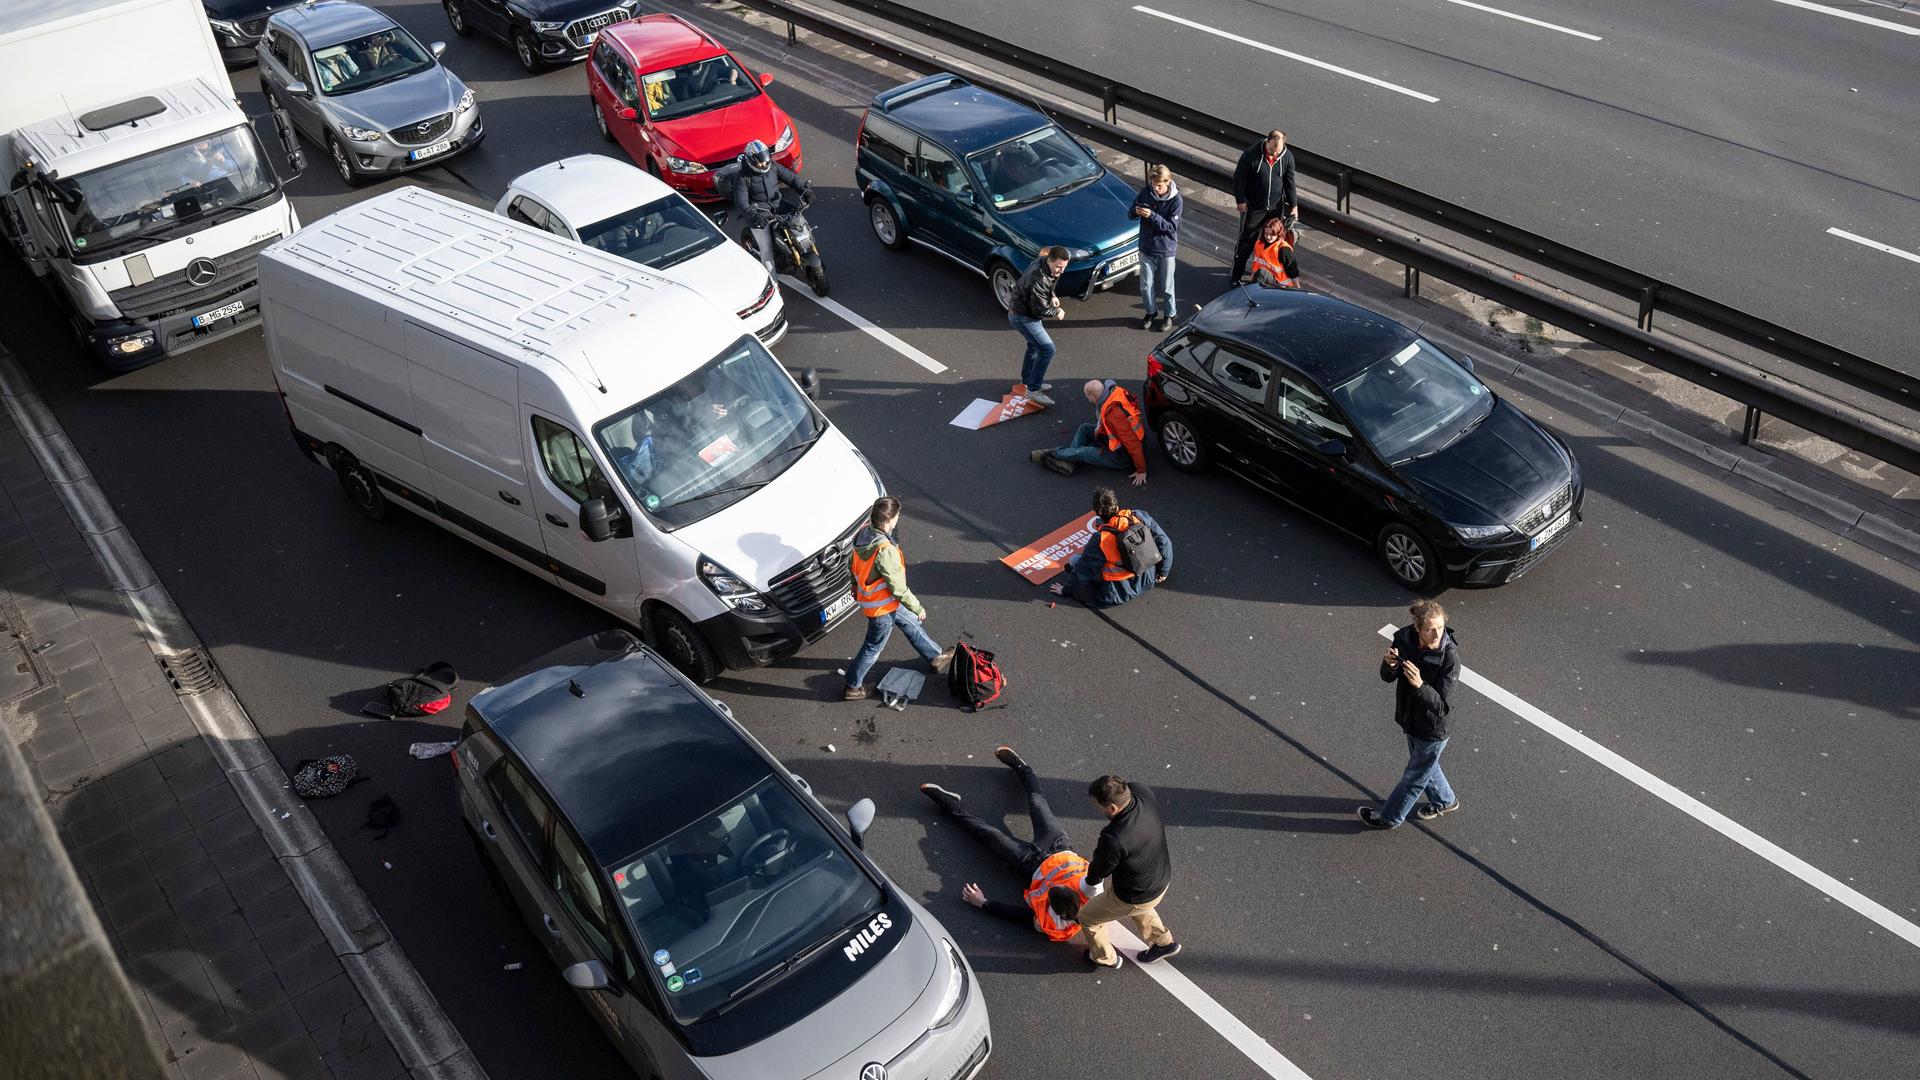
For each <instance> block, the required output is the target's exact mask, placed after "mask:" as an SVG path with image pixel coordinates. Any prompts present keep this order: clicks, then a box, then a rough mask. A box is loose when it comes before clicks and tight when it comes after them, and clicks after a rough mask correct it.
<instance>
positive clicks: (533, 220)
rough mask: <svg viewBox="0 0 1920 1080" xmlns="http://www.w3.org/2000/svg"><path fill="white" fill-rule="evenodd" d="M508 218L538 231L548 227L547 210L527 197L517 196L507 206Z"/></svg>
mask: <svg viewBox="0 0 1920 1080" xmlns="http://www.w3.org/2000/svg"><path fill="white" fill-rule="evenodd" d="M507 217H508V218H510V219H511V220H514V221H518V222H520V223H521V224H523V225H531V226H533V227H534V228H536V229H544V228H546V227H547V208H546V207H544V206H541V205H540V204H539V203H537V202H534V201H533V200H532V199H529V198H527V197H526V196H525V195H517V196H515V197H514V200H513V201H512V202H510V203H508V204H507Z"/></svg>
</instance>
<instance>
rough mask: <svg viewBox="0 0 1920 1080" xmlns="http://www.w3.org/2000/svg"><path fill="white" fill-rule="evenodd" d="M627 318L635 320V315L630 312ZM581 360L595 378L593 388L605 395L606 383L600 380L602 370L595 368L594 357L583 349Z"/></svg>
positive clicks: (588, 372)
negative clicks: (585, 363)
mask: <svg viewBox="0 0 1920 1080" xmlns="http://www.w3.org/2000/svg"><path fill="white" fill-rule="evenodd" d="M627 318H629V319H631V318H633V313H632V312H628V313H627ZM580 359H582V360H585V361H586V362H587V374H589V375H591V376H593V388H594V389H595V390H598V391H600V392H601V393H603V394H604V393H606V392H607V384H606V381H605V380H604V379H602V378H600V369H599V368H596V367H594V366H593V357H591V356H589V355H587V350H585V349H581V350H580ZM575 374H576V375H577V374H579V373H578V372H575Z"/></svg>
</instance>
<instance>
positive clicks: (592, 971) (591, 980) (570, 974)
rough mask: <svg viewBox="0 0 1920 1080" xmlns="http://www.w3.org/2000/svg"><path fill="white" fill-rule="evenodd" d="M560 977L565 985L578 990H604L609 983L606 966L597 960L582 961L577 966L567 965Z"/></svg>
mask: <svg viewBox="0 0 1920 1080" xmlns="http://www.w3.org/2000/svg"><path fill="white" fill-rule="evenodd" d="M560 977H561V978H563V979H565V980H567V985H568V986H571V987H574V988H575V989H578V990H604V989H606V988H607V984H608V982H609V981H610V980H609V979H608V978H607V965H605V964H603V963H601V962H600V961H598V960H582V961H580V962H579V963H577V964H568V965H567V968H566V970H565V971H562V972H561V973H560Z"/></svg>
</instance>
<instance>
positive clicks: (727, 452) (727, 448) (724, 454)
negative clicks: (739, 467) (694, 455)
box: [700, 435, 740, 465]
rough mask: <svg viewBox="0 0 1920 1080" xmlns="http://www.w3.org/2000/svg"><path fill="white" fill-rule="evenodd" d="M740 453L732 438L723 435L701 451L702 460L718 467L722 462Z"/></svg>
mask: <svg viewBox="0 0 1920 1080" xmlns="http://www.w3.org/2000/svg"><path fill="white" fill-rule="evenodd" d="M739 452H740V448H739V447H738V446H736V445H734V442H733V439H732V438H731V437H730V436H726V435H722V436H720V437H719V438H717V439H715V440H713V441H712V442H710V443H708V444H707V445H706V446H704V447H702V448H701V450H700V460H701V461H704V462H706V463H707V464H709V465H718V464H720V462H721V461H723V460H725V459H727V458H729V457H732V456H733V455H734V454H737V453H739Z"/></svg>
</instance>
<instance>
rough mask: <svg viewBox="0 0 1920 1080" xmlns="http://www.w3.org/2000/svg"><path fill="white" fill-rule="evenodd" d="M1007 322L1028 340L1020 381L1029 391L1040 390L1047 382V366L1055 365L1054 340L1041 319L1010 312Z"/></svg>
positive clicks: (1021, 364)
mask: <svg viewBox="0 0 1920 1080" xmlns="http://www.w3.org/2000/svg"><path fill="white" fill-rule="evenodd" d="M1007 322H1008V323H1010V324H1011V325H1012V326H1013V328H1014V329H1015V330H1018V331H1020V336H1021V337H1023V338H1026V339H1027V351H1026V355H1024V356H1023V357H1021V359H1020V381H1021V382H1023V383H1026V384H1027V389H1029V390H1038V389H1040V384H1041V383H1044V382H1046V381H1047V365H1048V364H1051V363H1053V339H1052V338H1050V337H1048V336H1047V328H1046V327H1045V326H1042V325H1041V324H1040V320H1039V319H1029V318H1027V317H1026V316H1025V315H1016V314H1014V313H1013V312H1011V311H1009V312H1007Z"/></svg>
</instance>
